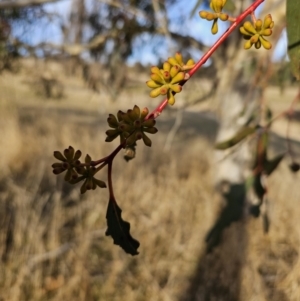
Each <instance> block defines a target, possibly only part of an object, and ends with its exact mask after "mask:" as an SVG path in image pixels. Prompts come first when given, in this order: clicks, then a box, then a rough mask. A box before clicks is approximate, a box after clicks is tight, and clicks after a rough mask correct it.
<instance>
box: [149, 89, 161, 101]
mask: <svg viewBox="0 0 300 301" xmlns="http://www.w3.org/2000/svg"><path fill="white" fill-rule="evenodd" d="M160 89H161V87H159V88H156V89H153V90H152V91H151V92H150V97H152V98H155V97H157V96H159V95H160Z"/></svg>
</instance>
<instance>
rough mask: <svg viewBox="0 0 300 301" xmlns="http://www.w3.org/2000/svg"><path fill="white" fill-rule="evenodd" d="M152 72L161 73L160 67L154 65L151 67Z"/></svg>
mask: <svg viewBox="0 0 300 301" xmlns="http://www.w3.org/2000/svg"><path fill="white" fill-rule="evenodd" d="M150 70H151V73H156V74H159V68H158V67H157V66H153V67H151V69H150Z"/></svg>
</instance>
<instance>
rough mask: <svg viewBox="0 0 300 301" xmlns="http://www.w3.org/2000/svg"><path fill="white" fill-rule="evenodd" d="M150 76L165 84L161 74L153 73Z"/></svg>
mask: <svg viewBox="0 0 300 301" xmlns="http://www.w3.org/2000/svg"><path fill="white" fill-rule="evenodd" d="M150 78H151V79H152V80H154V81H155V82H157V83H160V84H163V83H164V80H163V78H162V75H161V74H157V73H152V74H151V75H150Z"/></svg>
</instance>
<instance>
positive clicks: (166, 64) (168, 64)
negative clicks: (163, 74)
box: [163, 62, 172, 71]
mask: <svg viewBox="0 0 300 301" xmlns="http://www.w3.org/2000/svg"><path fill="white" fill-rule="evenodd" d="M171 67H172V66H171V64H170V63H169V62H164V64H163V69H164V70H165V71H170V69H171Z"/></svg>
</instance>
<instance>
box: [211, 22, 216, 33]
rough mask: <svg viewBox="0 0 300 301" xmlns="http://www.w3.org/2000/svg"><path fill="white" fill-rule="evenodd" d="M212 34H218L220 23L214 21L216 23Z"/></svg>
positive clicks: (212, 28)
mask: <svg viewBox="0 0 300 301" xmlns="http://www.w3.org/2000/svg"><path fill="white" fill-rule="evenodd" d="M211 33H212V34H216V33H218V22H217V20H214V23H213V25H212V27H211Z"/></svg>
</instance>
